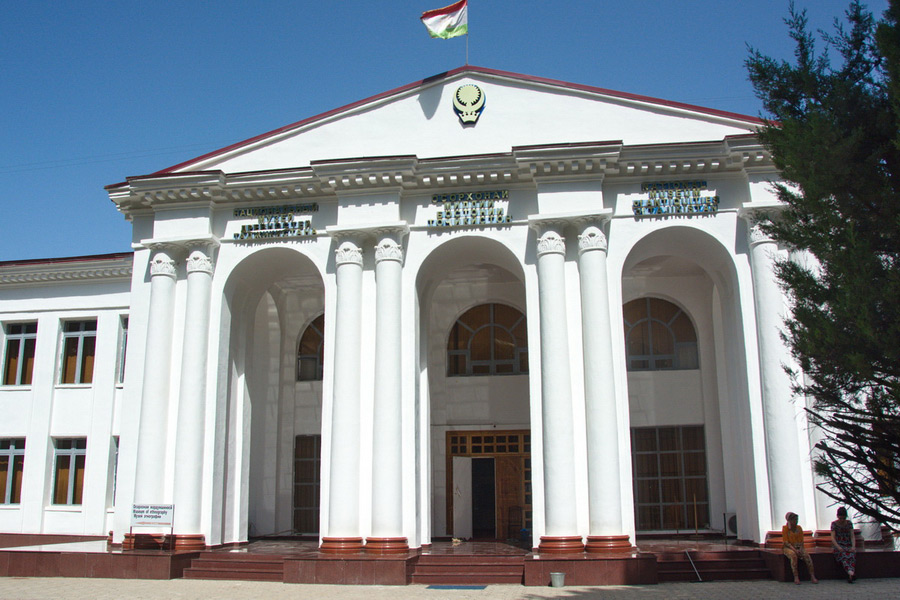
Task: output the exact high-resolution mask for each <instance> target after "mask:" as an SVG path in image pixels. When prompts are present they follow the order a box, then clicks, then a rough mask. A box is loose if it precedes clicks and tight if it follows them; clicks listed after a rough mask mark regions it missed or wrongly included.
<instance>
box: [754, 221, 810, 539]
mask: <svg viewBox="0 0 900 600" xmlns="http://www.w3.org/2000/svg"><path fill="white" fill-rule="evenodd" d="M776 250H777V246H776V245H775V243H774V242H773V241H772V240H770V239H768V238H766V237H765V236H764V235H762V233H761V232H760V231H759V230H758V228H756V227H755V226H754V228H753V230H752V231H751V245H750V260H751V268H752V271H753V295H754V300H755V302H756V329H757V335H758V344H759V363H760V364H759V366H760V376H761V383H762V400H763V414H764V418H765V434H766V459H767V463H768V465H767V466H768V474H769V494H770V498H771V502H772V530H773V531H780V529H781V523H782V521H783V518H784V515H785V513H787V512H788V511H794V512H796V511H797V510H798V509H799V507H801V506H802V503H803V498H802V494H801V492H800V489H801V487H800V482H801V480H802V475H801V470H800V461H801V456H800V443H799V440H798V438H797V423H796V415H795V412H796V411H795V409H794V406H793V400H792V397H793V393H792V392H791V381H790V377H789V376H788V375H787V373H785V372H784V368H783V365H784V364H789V363H790V354H789V352H788V349H787V348H786V347H785V345H784V342H783V341H782V339H781V330H782V327H783V325H784V322H783V314H784V302H783V298H782V295H781V290H780V288H779V287H778V282H777V280H776V278H775V272H774V265H775V252H776Z"/></svg>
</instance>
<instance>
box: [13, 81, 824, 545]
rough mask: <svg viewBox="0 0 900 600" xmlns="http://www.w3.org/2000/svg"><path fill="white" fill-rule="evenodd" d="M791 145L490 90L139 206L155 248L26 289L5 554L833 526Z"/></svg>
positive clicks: (287, 137) (537, 539)
mask: <svg viewBox="0 0 900 600" xmlns="http://www.w3.org/2000/svg"><path fill="white" fill-rule="evenodd" d="M759 125H760V122H759V121H758V120H757V119H756V118H753V117H747V116H742V115H736V114H731V113H725V112H721V111H715V110H710V109H704V108H699V107H695V106H688V105H683V104H679V103H674V102H666V101H662V100H657V99H653V98H646V97H641V96H634V95H628V94H622V93H618V92H613V91H610V90H604V89H599V88H593V87H588V86H581V85H573V84H566V83H562V82H558V81H551V80H545V79H540V78H534V77H526V76H522V75H516V74H512V73H506V72H500V71H495V70H490V69H484V68H478V67H464V68H460V69H456V70H454V71H450V72H447V73H444V74H441V75H439V76H436V77H432V78H430V79H426V80H424V81H421V82H417V83H414V84H411V85H408V86H404V87H402V88H398V89H396V90H392V91H390V92H386V93H384V94H381V95H378V96H375V97H373V98H369V99H366V100H363V101H360V102H357V103H355V104H351V105H349V106H345V107H342V108H339V109H336V110H334V111H331V112H328V113H325V114H323V115H318V116H316V117H312V118H309V119H306V120H304V121H300V122H298V123H295V124H293V125H289V126H286V127H284V128H281V129H279V130H276V131H273V132H269V133H267V134H264V135H261V136H259V137H256V138H253V139H251V140H247V141H246V142H242V143H240V144H236V145H234V146H231V147H228V148H224V149H222V150H219V151H216V152H213V153H210V154H208V155H205V156H201V157H199V158H197V159H194V160H191V161H188V162H185V163H182V164H180V165H176V166H174V167H172V168H169V169H165V170H162V171H159V172H157V173H153V174H150V175H143V176H136V177H130V178H128V179H127V180H126V181H124V182H122V183H118V184H114V185H111V186H108V188H107V190H108V193H109V197H110V199H111V200H112V201H113V203H114V204H115V206H116V208H118V210H119V211H120V212H121V213H122V214H123V215H124V217H125V218H126V219H127V220H128V221H129V222H130V223H131V225H132V227H133V232H134V236H133V244H132V252H128V253H123V254H115V255H106V256H93V257H80V258H72V259H57V260H43V261H18V262H16V261H8V262H4V263H0V320H2V325H3V331H2V335H3V343H2V348H3V352H4V354H3V368H4V372H3V378H4V379H3V382H2V383H3V385H2V387H0V406H2V411H3V414H4V419H2V421H0V461H2V462H0V465H2V467H3V470H2V472H0V479H2V480H3V481H0V490H2V493H0V501H2V504H0V531H2V532H6V533H33V534H82V535H86V534H96V535H105V534H106V533H107V532H108V531H111V532H112V537H113V541H114V542H115V543H125V544H126V545H128V544H132V543H135V541H136V540H140V537H141V535H142V534H155V533H169V532H173V533H174V536H175V540H176V543H177V545H178V546H179V547H183V548H196V547H202V546H214V545H220V544H227V543H236V542H243V541H246V540H248V539H249V538H251V537H259V536H267V535H303V536H316V537H317V539H319V541H320V547H321V549H322V551H325V552H337V553H342V552H360V551H362V552H373V553H391V552H398V551H404V550H406V549H408V548H419V547H421V546H423V545H427V544H430V543H431V542H432V541H433V540H439V539H446V538H450V537H456V538H474V539H510V538H515V539H526V540H530V542H531V545H532V546H533V547H535V548H538V549H540V550H541V552H573V551H575V552H579V551H582V550H586V551H588V552H604V551H607V550H609V549H620V548H627V547H629V546H631V545H632V544H634V542H635V536H636V535H639V534H642V533H657V534H666V533H678V532H695V531H713V530H717V531H727V532H728V533H729V534H731V535H735V536H736V537H739V538H741V539H744V540H749V541H753V542H761V541H763V540H764V539H765V536H766V534H767V532H769V531H772V530H777V529H780V524H781V520H782V515H783V514H784V513H785V512H787V511H788V510H792V511H794V512H797V513H800V514H801V515H803V523H804V525H805V526H806V527H807V528H812V527H813V526H817V527H819V528H825V527H826V526H827V523H828V522H830V518H831V517H830V510H828V509H827V508H826V507H827V502H826V501H825V500H824V499H823V498H821V497H820V496H819V494H818V492H816V491H815V483H816V482H815V480H814V475H813V472H812V470H811V467H810V459H809V455H810V447H811V444H812V443H813V442H814V440H811V437H810V436H811V435H814V434H813V433H811V432H810V431H809V428H808V426H807V423H806V421H805V418H804V415H803V405H802V401H800V400H795V399H792V396H791V391H790V381H789V380H788V378H787V376H786V375H785V372H784V370H783V368H782V367H783V365H784V364H790V355H789V353H788V352H787V351H786V349H785V348H784V346H783V344H782V341H781V339H780V336H779V331H780V329H781V327H782V318H783V315H784V313H785V309H786V305H785V299H784V297H783V295H782V292H781V290H780V289H779V287H778V285H777V283H776V281H775V279H774V276H773V272H772V266H773V261H775V260H776V259H777V258H778V257H780V256H782V257H783V256H786V254H785V251H784V250H783V249H781V248H779V247H778V246H777V245H776V244H775V243H774V242H773V241H772V240H770V239H767V238H766V237H765V236H764V235H762V234H761V233H760V231H759V230H758V228H756V227H755V225H754V224H755V220H756V219H757V218H758V217H759V216H760V215H762V214H766V213H771V212H772V211H777V210H778V208H779V207H778V203H777V200H776V198H775V196H774V194H773V192H772V189H771V183H772V182H774V181H777V180H778V173H777V172H776V170H775V168H774V167H773V165H772V161H771V160H770V157H769V155H768V154H767V152H766V151H765V149H764V148H763V147H762V146H761V145H760V143H759V141H758V140H757V138H756V137H755V130H756V128H757V127H758V126H759ZM134 505H174V523H172V524H171V526H166V527H162V528H156V529H154V528H153V527H146V526H142V527H135V523H134V521H133V518H132V517H133V507H134Z"/></svg>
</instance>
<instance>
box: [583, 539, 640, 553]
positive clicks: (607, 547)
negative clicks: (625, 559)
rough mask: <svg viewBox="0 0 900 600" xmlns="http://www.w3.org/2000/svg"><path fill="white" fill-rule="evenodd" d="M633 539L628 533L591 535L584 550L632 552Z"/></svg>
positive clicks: (591, 551)
mask: <svg viewBox="0 0 900 600" xmlns="http://www.w3.org/2000/svg"><path fill="white" fill-rule="evenodd" d="M631 550H632V545H631V539H630V538H629V537H628V536H627V535H589V536H588V537H587V544H585V545H584V551H585V552H587V553H589V554H613V553H621V552H631Z"/></svg>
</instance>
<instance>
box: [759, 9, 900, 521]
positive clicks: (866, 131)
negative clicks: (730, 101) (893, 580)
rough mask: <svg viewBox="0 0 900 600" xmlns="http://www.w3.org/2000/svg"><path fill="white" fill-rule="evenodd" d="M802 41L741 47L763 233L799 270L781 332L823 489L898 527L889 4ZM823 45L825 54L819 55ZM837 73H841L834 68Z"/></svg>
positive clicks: (897, 36)
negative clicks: (758, 156) (768, 185)
mask: <svg viewBox="0 0 900 600" xmlns="http://www.w3.org/2000/svg"><path fill="white" fill-rule="evenodd" d="M845 16H846V21H844V22H842V21H839V20H838V19H835V22H834V30H833V32H831V33H825V32H819V33H820V36H813V35H812V34H811V33H810V31H809V28H808V22H807V18H806V13H805V11H797V10H796V9H795V7H794V5H793V3H792V4H791V7H790V16H789V18H788V19H786V20H785V22H786V23H787V25H788V27H789V30H790V36H791V38H792V39H793V41H794V44H795V51H794V60H793V61H791V62H788V61H780V60H775V59H773V58H770V57H767V56H765V55H763V54H761V53H760V51H759V50H756V49H753V48H751V49H750V55H749V57H748V59H747V61H746V66H747V68H748V71H749V76H750V81H751V82H752V83H753V86H754V88H755V90H756V93H757V95H758V96H759V97H760V99H761V100H762V102H763V107H764V110H765V111H766V113H767V117H768V120H766V122H765V126H764V127H763V128H762V130H761V132H760V138H761V140H762V142H763V144H764V145H765V146H766V147H767V148H768V150H769V151H770V152H771V154H772V157H773V160H774V162H775V165H776V166H777V167H778V169H779V170H780V171H781V174H782V176H783V178H784V181H785V183H784V184H781V185H777V186H776V189H777V193H778V196H779V198H780V199H781V201H782V202H783V203H784V207H783V209H782V210H781V211H780V212H779V213H778V214H777V215H772V216H770V217H769V218H767V219H765V220H764V221H763V222H762V223H761V226H762V228H763V229H764V230H765V231H767V232H768V233H769V234H770V235H772V236H773V238H774V239H776V240H777V241H778V242H780V243H781V244H782V245H783V246H785V247H786V248H788V249H791V250H794V251H797V252H794V255H795V256H797V255H802V256H806V257H808V258H810V260H806V261H803V260H784V261H781V262H779V263H778V265H777V269H776V274H777V277H778V279H779V281H780V283H781V285H782V286H783V288H784V289H785V290H786V292H787V294H788V297H789V300H790V303H791V308H792V311H791V315H790V316H789V318H788V319H787V322H786V327H785V330H784V332H783V335H784V338H785V341H786V342H787V344H788V345H789V347H790V349H791V353H792V355H793V357H794V359H795V360H796V364H797V365H798V366H799V371H798V372H792V373H791V374H792V376H793V381H794V392H795V394H796V397H797V401H802V398H804V397H806V398H809V399H810V403H809V404H810V409H809V415H810V419H811V421H812V422H813V423H814V424H815V425H816V426H818V427H820V428H821V430H822V433H823V439H822V441H821V442H819V443H817V445H816V448H815V450H814V461H815V467H816V471H817V473H818V474H820V475H821V476H823V478H824V479H825V480H826V481H828V482H829V483H830V485H823V486H820V489H822V491H823V492H825V493H826V494H828V495H829V496H830V497H832V498H833V499H834V500H835V501H837V502H838V503H840V504H845V505H847V506H850V507H852V508H854V509H855V510H856V511H858V512H859V513H862V514H865V515H868V516H870V517H872V518H874V519H875V520H877V521H879V522H881V523H882V524H885V525H888V526H889V527H891V528H892V529H893V530H895V531H896V530H898V529H900V491H898V486H900V0H891V1H890V3H889V8H888V9H887V11H886V12H885V14H884V16H883V17H882V18H881V19H879V20H876V19H875V18H874V17H873V16H872V14H871V13H870V12H868V11H867V9H866V8H865V7H864V6H863V5H862V4H861V3H860V2H859V1H856V0H855V1H853V2H852V3H851V4H850V6H849V8H848V9H847V11H846V13H845ZM818 39H821V41H822V42H823V50H822V51H819V50H817V48H816V41H817V40H818ZM838 63H839V64H838Z"/></svg>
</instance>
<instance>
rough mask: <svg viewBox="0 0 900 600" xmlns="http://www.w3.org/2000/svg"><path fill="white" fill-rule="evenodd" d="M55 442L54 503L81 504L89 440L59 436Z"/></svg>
mask: <svg viewBox="0 0 900 600" xmlns="http://www.w3.org/2000/svg"><path fill="white" fill-rule="evenodd" d="M54 443H55V446H56V448H55V451H54V458H55V461H54V462H55V463H56V464H55V467H54V482H53V504H70V505H78V504H81V494H82V492H83V491H84V463H85V457H86V454H87V440H86V439H85V438H59V439H57V440H55V441H54Z"/></svg>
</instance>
